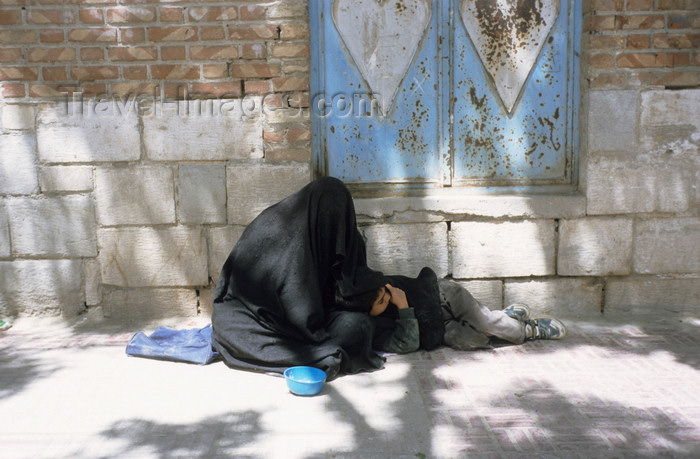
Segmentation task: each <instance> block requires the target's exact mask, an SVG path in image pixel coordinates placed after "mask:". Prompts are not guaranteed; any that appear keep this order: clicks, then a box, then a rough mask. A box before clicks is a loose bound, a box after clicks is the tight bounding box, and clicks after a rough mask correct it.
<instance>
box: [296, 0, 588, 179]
mask: <svg viewBox="0 0 700 459" xmlns="http://www.w3.org/2000/svg"><path fill="white" fill-rule="evenodd" d="M494 5H495V6H497V7H498V8H495V6H494ZM309 8H310V14H311V28H312V40H311V46H312V124H313V148H314V161H315V170H316V173H317V174H319V175H333V176H336V177H339V178H341V179H342V180H345V181H346V182H348V183H349V184H350V185H351V187H352V185H360V186H364V187H366V188H368V189H381V188H382V187H384V188H387V187H388V188H387V189H390V190H396V189H404V188H412V187H416V186H417V187H419V188H423V187H440V186H485V187H499V186H516V187H517V186H522V185H528V186H529V185H570V184H573V183H574V182H575V175H576V170H575V169H576V168H575V165H576V154H577V153H576V150H577V147H578V144H577V140H576V134H577V130H576V123H577V117H576V109H577V105H578V103H577V99H578V89H577V81H578V80H577V79H578V67H577V56H576V51H577V49H578V39H579V34H580V30H579V24H580V17H579V16H580V0H573V1H568V0H561V1H559V0H319V1H317V2H310V3H309ZM508 34H510V35H508ZM521 48H522V49H521ZM397 187H398V188H397Z"/></svg>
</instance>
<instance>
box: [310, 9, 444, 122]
mask: <svg viewBox="0 0 700 459" xmlns="http://www.w3.org/2000/svg"><path fill="white" fill-rule="evenodd" d="M314 1H315V0H314ZM431 12H432V6H431V2H430V0H336V1H335V2H333V14H332V16H333V22H334V24H335V27H336V29H337V30H338V34H339V35H340V37H341V38H342V40H343V43H344V44H345V48H347V50H348V53H349V54H350V56H351V57H352V60H353V61H354V62H355V65H356V66H357V68H358V70H359V71H360V74H361V75H362V77H363V78H364V79H365V82H366V83H367V85H368V86H369V89H370V91H371V92H372V93H373V94H374V95H375V96H377V97H379V99H380V101H381V106H382V111H383V113H385V114H386V113H388V111H389V110H390V109H391V106H392V105H393V103H394V99H395V97H396V92H397V91H398V89H399V86H400V85H401V82H402V81H403V79H404V77H405V76H406V72H408V68H409V66H410V65H411V62H412V61H413V58H414V57H415V55H416V52H417V51H418V45H419V44H420V40H421V38H422V37H423V35H424V34H425V31H426V29H427V28H428V25H429V24H430V15H431Z"/></svg>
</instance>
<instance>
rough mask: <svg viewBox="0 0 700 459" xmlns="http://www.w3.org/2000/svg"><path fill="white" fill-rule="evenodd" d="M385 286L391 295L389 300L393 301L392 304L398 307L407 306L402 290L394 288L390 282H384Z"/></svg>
mask: <svg viewBox="0 0 700 459" xmlns="http://www.w3.org/2000/svg"><path fill="white" fill-rule="evenodd" d="M385 287H386V289H387V290H388V291H389V295H391V299H390V300H389V301H390V302H391V303H393V304H394V306H396V307H397V308H399V309H406V308H408V300H407V299H406V293H405V292H404V291H403V290H401V289H400V288H396V287H394V286H393V285H391V284H386V285H385Z"/></svg>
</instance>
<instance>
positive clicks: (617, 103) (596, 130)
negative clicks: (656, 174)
mask: <svg viewBox="0 0 700 459" xmlns="http://www.w3.org/2000/svg"><path fill="white" fill-rule="evenodd" d="M637 94H638V93H637V91H632V90H609V91H590V92H589V97H590V103H589V106H590V108H589V112H588V147H589V149H590V150H591V151H634V150H635V149H636V148H635V147H636V144H637V137H636V132H637V130H636V127H637Z"/></svg>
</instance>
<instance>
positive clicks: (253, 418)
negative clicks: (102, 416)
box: [75, 410, 262, 458]
mask: <svg viewBox="0 0 700 459" xmlns="http://www.w3.org/2000/svg"><path fill="white" fill-rule="evenodd" d="M261 431H262V427H261V425H260V413H257V412H255V411H250V410H249V411H243V412H231V413H226V414H222V415H219V416H212V417H209V418H206V419H204V420H202V421H199V422H196V423H192V424H175V423H173V424H167V423H158V422H153V421H149V420H143V419H130V420H125V421H120V422H117V423H115V424H113V425H112V426H111V427H110V428H109V429H107V430H105V431H103V432H102V433H101V435H102V437H104V438H105V442H107V445H106V449H108V450H109V453H108V454H107V455H104V456H98V457H105V458H107V457H138V456H143V457H160V458H170V457H241V455H240V454H239V451H238V450H239V448H241V447H244V446H245V445H246V444H250V443H253V442H254V441H255V440H256V438H257V435H258V434H259V433H261ZM109 443H114V444H115V445H119V444H120V443H121V446H120V447H117V448H116V449H114V448H112V447H110V445H109ZM80 455H81V454H80V452H76V455H75V457H78V456H80ZM251 456H253V455H251Z"/></svg>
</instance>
